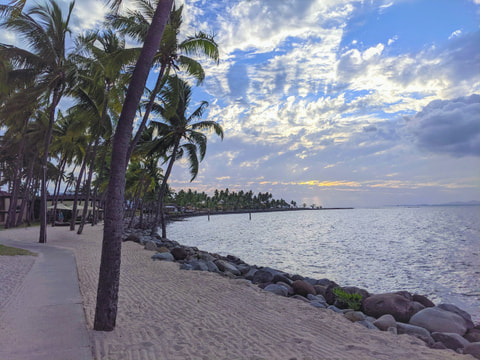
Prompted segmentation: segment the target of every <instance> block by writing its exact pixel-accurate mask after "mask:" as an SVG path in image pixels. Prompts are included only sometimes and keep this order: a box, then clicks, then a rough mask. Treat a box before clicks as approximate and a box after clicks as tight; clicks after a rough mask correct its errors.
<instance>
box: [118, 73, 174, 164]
mask: <svg viewBox="0 0 480 360" xmlns="http://www.w3.org/2000/svg"><path fill="white" fill-rule="evenodd" d="M166 67H167V66H166V65H165V64H162V66H160V71H159V73H158V77H157V82H156V84H155V87H154V88H153V91H152V93H151V94H150V100H149V101H148V104H147V107H146V108H145V114H143V119H142V122H141V123H140V126H139V127H138V130H137V133H136V134H135V137H134V138H133V140H132V141H131V143H130V146H129V147H128V152H127V163H128V161H129V160H130V157H131V156H132V152H133V149H134V148H135V146H136V145H137V143H138V140H140V136H142V132H143V130H144V129H145V126H146V125H147V121H148V117H149V116H150V112H151V111H152V108H153V104H154V103H155V97H156V96H157V94H158V92H159V91H160V89H161V87H162V78H163V74H164V73H165V69H166Z"/></svg>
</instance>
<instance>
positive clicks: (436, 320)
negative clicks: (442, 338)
mask: <svg viewBox="0 0 480 360" xmlns="http://www.w3.org/2000/svg"><path fill="white" fill-rule="evenodd" d="M409 323H410V324H411V325H415V326H420V327H423V328H425V329H427V330H428V331H430V332H446V333H456V334H459V335H460V336H463V335H465V333H466V332H467V325H466V322H465V319H464V318H463V317H461V316H460V315H457V314H456V313H454V312H451V311H446V310H443V309H442V308H439V307H438V306H435V307H430V308H425V309H423V310H421V311H419V312H418V313H416V314H415V315H413V316H412V318H411V319H410V322H409Z"/></svg>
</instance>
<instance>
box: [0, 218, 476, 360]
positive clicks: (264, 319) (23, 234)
mask: <svg viewBox="0 0 480 360" xmlns="http://www.w3.org/2000/svg"><path fill="white" fill-rule="evenodd" d="M8 235H9V237H10V238H12V239H15V240H23V241H30V242H32V241H33V242H36V241H37V238H38V228H33V229H27V230H25V229H18V230H8ZM102 236H103V230H102V228H101V227H100V226H96V227H91V226H86V227H85V230H84V234H83V235H81V236H78V235H76V233H75V232H70V231H69V230H68V228H65V227H61V228H59V227H56V228H48V244H49V245H54V246H61V247H68V248H71V249H73V250H74V253H75V257H76V260H77V267H78V275H79V280H80V291H81V293H82V296H83V301H84V308H85V314H86V320H87V325H88V327H89V331H90V337H91V342H92V345H93V348H94V357H95V358H96V359H110V360H114V359H151V360H154V359H155V360H158V359H169V360H170V359H410V360H412V359H460V358H461V359H469V358H470V357H469V356H465V355H459V354H456V353H455V352H453V351H451V350H433V349H429V348H428V347H427V346H425V345H424V343H423V342H422V341H420V340H418V339H416V338H413V337H410V336H407V335H401V336H397V335H393V334H390V333H386V332H381V331H375V330H368V329H366V328H364V327H363V326H361V325H358V324H353V323H351V322H350V321H348V320H346V319H344V318H343V316H342V315H339V314H336V313H333V312H331V311H329V310H322V309H316V308H314V307H312V306H310V305H308V304H306V303H304V302H302V301H299V300H294V299H288V298H284V297H281V296H277V295H274V294H271V293H267V292H264V291H262V290H260V289H259V288H258V287H256V286H253V285H250V284H248V283H247V282H246V281H245V280H231V279H227V278H225V277H222V276H219V275H217V274H212V273H206V272H197V271H183V270H179V266H178V264H175V263H167V262H159V261H152V260H151V258H150V257H151V256H152V254H153V252H149V251H146V250H143V248H142V247H141V246H140V245H139V244H135V243H131V242H127V243H123V250H122V268H121V276H120V294H119V304H118V307H119V309H118V316H117V327H116V328H115V330H114V331H112V332H96V331H93V330H92V327H93V317H94V312H95V301H96V289H97V281H98V269H99V266H100V251H101V241H102ZM2 260H3V259H0V262H1V261H2ZM20 278H21V276H20ZM15 279H16V281H18V279H19V278H18V277H16V278H15ZM7 280H8V279H7ZM0 281H2V286H3V282H4V281H5V279H4V278H2V279H0ZM20 281H21V279H20ZM7 282H8V281H7ZM11 286H14V287H15V285H11ZM1 297H2V292H0V306H1V304H2V301H1ZM0 310H1V308H0Z"/></svg>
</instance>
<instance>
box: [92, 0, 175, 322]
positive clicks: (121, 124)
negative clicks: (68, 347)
mask: <svg viewBox="0 0 480 360" xmlns="http://www.w3.org/2000/svg"><path fill="white" fill-rule="evenodd" d="M111 3H112V4H119V3H121V1H120V0H114V1H111ZM172 4H173V0H160V1H159V2H158V5H157V7H156V10H155V14H154V16H153V19H152V22H151V24H150V27H149V29H148V33H147V36H146V38H145V42H144V44H143V48H142V50H141V52H140V55H139V58H138V60H137V63H136V65H135V69H134V71H133V74H132V78H131V81H130V84H129V86H128V90H127V94H126V96H125V102H124V104H123V107H122V112H121V114H120V118H119V119H118V124H117V127H116V130H115V135H114V139H113V147H112V158H111V166H110V181H109V183H108V189H107V195H106V198H107V201H106V203H105V224H104V227H103V246H102V256H101V261H100V274H99V279H98V291H97V304H96V309H95V319H94V325H93V328H94V329H95V330H100V331H112V330H113V329H114V328H115V324H116V319H117V305H118V287H119V283H120V262H121V252H122V234H123V212H124V210H123V208H124V199H125V172H126V163H127V152H128V147H129V143H130V138H131V136H132V131H133V120H134V119H135V114H136V112H137V109H138V105H139V104H140V100H141V97H142V94H143V91H144V88H145V84H146V82H147V77H148V74H149V72H150V69H151V66H152V63H153V58H154V57H155V54H156V52H157V50H158V47H159V46H160V41H161V39H162V35H163V31H164V29H165V24H166V23H167V20H168V18H169V15H170V11H171V9H172Z"/></svg>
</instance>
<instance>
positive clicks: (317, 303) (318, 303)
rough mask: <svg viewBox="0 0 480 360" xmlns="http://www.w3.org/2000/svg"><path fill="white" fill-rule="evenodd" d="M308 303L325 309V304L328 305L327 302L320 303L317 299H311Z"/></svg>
mask: <svg viewBox="0 0 480 360" xmlns="http://www.w3.org/2000/svg"><path fill="white" fill-rule="evenodd" d="M310 305H312V306H313V307H316V308H319V309H326V308H327V306H328V305H327V303H322V302H318V301H311V302H310Z"/></svg>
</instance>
